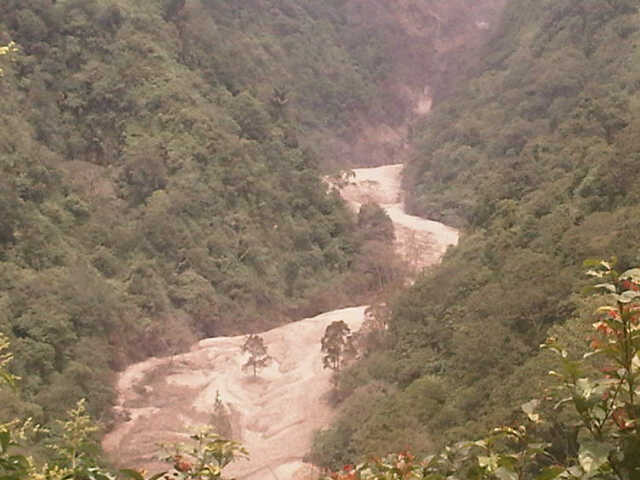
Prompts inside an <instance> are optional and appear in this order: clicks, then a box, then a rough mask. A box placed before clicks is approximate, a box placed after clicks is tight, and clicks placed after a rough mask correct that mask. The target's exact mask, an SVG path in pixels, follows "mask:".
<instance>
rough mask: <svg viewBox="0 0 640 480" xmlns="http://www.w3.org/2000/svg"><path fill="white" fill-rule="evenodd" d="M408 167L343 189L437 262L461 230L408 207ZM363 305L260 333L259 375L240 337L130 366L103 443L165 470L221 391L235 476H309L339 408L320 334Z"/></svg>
mask: <svg viewBox="0 0 640 480" xmlns="http://www.w3.org/2000/svg"><path fill="white" fill-rule="evenodd" d="M401 171H402V165H399V164H398V165H387V166H383V167H378V168H361V169H356V170H354V173H355V178H354V179H352V183H351V184H350V185H348V186H347V187H345V188H344V189H343V190H342V194H343V196H344V198H345V199H346V200H347V201H348V202H349V203H350V204H351V205H352V206H353V207H354V208H359V206H360V205H361V204H362V203H365V202H367V201H376V202H377V203H379V204H381V206H382V207H383V208H384V209H385V210H386V212H387V213H388V215H389V216H390V217H391V219H392V220H393V222H394V226H395V228H396V237H397V238H396V246H397V248H398V250H399V252H400V253H401V254H403V255H404V256H405V258H407V259H408V260H409V261H410V262H411V263H413V265H414V266H415V267H418V268H421V267H425V266H428V265H433V264H435V263H438V262H439V261H440V259H441V258H442V255H443V254H444V252H445V251H446V249H447V247H448V246H449V245H455V244H456V243H457V241H458V232H457V231H456V230H454V229H452V228H450V227H447V226H445V225H443V224H441V223H438V222H434V221H430V220H425V219H423V218H419V217H414V216H411V215H407V214H406V213H404V208H403V202H402V194H401V193H402V192H401V182H400V174H401ZM366 308H367V307H366V306H360V307H353V308H345V309H340V310H334V311H331V312H327V313H323V314H322V315H318V316H317V317H313V318H308V319H304V320H300V321H298V322H294V323H290V324H288V325H284V326H282V327H278V328H275V329H273V330H270V331H268V332H265V333H263V334H261V336H262V337H263V338H264V341H265V344H266V345H267V347H268V350H269V354H270V355H271V356H272V357H273V359H274V361H273V362H272V363H271V365H270V366H269V367H268V368H266V369H264V370H262V371H261V372H260V375H259V376H258V377H257V378H253V377H251V376H248V375H245V374H244V373H242V370H241V366H242V364H243V363H244V362H245V360H246V358H245V356H244V355H243V354H242V353H241V346H242V344H243V342H244V337H243V336H238V337H220V338H211V339H206V340H202V341H200V342H198V343H197V344H195V345H194V346H193V347H192V348H191V351H190V352H188V353H184V354H180V355H176V356H174V357H171V358H151V359H148V360H146V361H144V362H141V363H138V364H135V365H131V366H130V367H129V368H127V370H125V371H124V372H123V373H122V374H121V375H120V376H119V379H118V383H117V390H118V395H119V400H118V407H117V409H118V410H119V411H120V414H121V415H120V417H121V420H120V421H119V422H118V423H117V424H116V426H115V428H114V429H113V430H112V431H111V432H110V433H109V434H108V435H107V436H106V437H105V439H104V442H103V446H104V449H105V450H106V451H107V453H109V454H110V456H111V457H112V458H114V459H117V461H118V462H119V463H123V464H127V465H134V466H139V467H145V468H147V469H150V470H152V471H155V470H158V471H161V469H162V468H163V465H162V464H160V463H159V462H158V460H157V459H155V458H154V455H155V454H156V453H157V450H158V447H157V444H158V443H159V442H172V441H182V440H184V439H186V436H187V434H188V432H190V430H191V429H192V428H194V427H196V426H198V425H203V424H208V423H210V421H211V416H212V414H213V412H214V405H215V402H216V399H217V398H218V396H219V398H220V399H221V400H222V401H223V402H224V404H225V406H226V407H227V408H228V410H229V411H230V412H231V423H232V427H233V431H234V439H235V440H238V441H240V442H241V443H242V444H243V445H244V446H245V447H246V448H247V450H248V451H249V454H250V457H251V458H250V460H249V461H243V460H240V461H238V462H236V463H234V464H233V465H232V466H231V467H230V468H229V469H228V471H229V473H230V474H232V475H234V476H236V477H237V478H239V479H244V480H258V479H260V480H267V479H279V480H285V479H293V478H305V477H304V473H303V472H304V471H305V468H308V467H307V466H305V465H304V463H303V462H302V458H303V456H304V455H305V454H306V453H307V452H308V450H309V447H310V444H311V437H312V434H313V431H314V430H317V429H319V428H322V427H323V426H326V425H327V424H328V423H329V422H330V420H331V418H332V415H333V412H332V409H331V408H330V407H329V405H328V403H327V401H326V396H327V393H328V392H329V391H330V389H331V372H330V371H329V370H326V369H324V368H323V365H322V358H321V352H320V339H321V338H322V335H323V333H324V330H325V328H326V327H327V326H328V325H329V324H330V323H331V322H333V321H335V320H343V321H345V322H346V323H347V324H348V325H349V327H350V328H351V330H352V331H356V330H358V329H359V328H360V326H361V325H362V323H363V322H364V320H365V309H366Z"/></svg>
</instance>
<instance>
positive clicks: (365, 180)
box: [341, 164, 458, 269]
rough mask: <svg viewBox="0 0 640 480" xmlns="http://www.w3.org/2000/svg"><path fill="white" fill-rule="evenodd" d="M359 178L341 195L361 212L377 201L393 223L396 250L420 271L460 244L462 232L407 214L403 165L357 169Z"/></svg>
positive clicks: (352, 181)
mask: <svg viewBox="0 0 640 480" xmlns="http://www.w3.org/2000/svg"><path fill="white" fill-rule="evenodd" d="M353 173H354V174H355V177H354V178H352V179H351V180H350V184H349V185H348V186H346V187H344V188H343V189H342V191H341V194H342V196H343V198H344V199H345V200H347V201H348V202H349V204H350V205H351V206H352V207H353V208H354V210H356V211H357V210H358V209H359V208H360V205H362V204H363V203H366V202H371V201H373V202H376V203H378V204H380V206H381V207H382V208H384V210H385V211H386V212H387V215H389V217H390V218H391V220H392V221H393V225H394V227H395V233H396V250H397V251H398V252H399V253H400V254H401V255H402V256H403V257H404V259H405V260H407V261H408V262H409V263H410V264H411V266H413V267H414V268H416V269H422V268H424V267H427V266H429V265H434V264H436V263H438V262H439V261H440V259H441V258H442V256H443V255H444V252H445V251H446V250H447V247H449V245H457V243H458V231H457V230H455V229H454V228H451V227H448V226H446V225H444V224H442V223H440V222H434V221H432V220H427V219H424V218H420V217H414V216H413V215H407V214H406V213H404V202H403V201H402V189H401V178H400V176H401V173H402V164H397V165H385V166H382V167H377V168H356V169H354V170H353Z"/></svg>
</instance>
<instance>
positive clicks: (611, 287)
mask: <svg viewBox="0 0 640 480" xmlns="http://www.w3.org/2000/svg"><path fill="white" fill-rule="evenodd" d="M593 288H595V289H600V290H607V291H608V292H611V293H616V286H615V285H614V284H613V283H599V284H598V285H594V286H593Z"/></svg>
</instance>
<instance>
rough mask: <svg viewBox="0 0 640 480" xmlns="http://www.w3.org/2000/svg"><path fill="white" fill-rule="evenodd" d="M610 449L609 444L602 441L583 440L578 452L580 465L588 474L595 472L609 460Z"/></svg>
mask: <svg viewBox="0 0 640 480" xmlns="http://www.w3.org/2000/svg"><path fill="white" fill-rule="evenodd" d="M610 450H611V448H610V446H609V445H608V444H606V443H604V442H596V441H590V442H583V443H582V444H581V445H580V451H579V452H578V461H579V462H580V466H581V467H582V469H583V470H584V471H585V472H586V473H588V474H590V473H594V472H597V471H598V469H599V468H600V467H602V466H603V465H605V464H606V463H607V462H608V461H609V451H610Z"/></svg>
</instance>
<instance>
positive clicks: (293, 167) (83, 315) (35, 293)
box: [0, 0, 375, 422]
mask: <svg viewBox="0 0 640 480" xmlns="http://www.w3.org/2000/svg"><path fill="white" fill-rule="evenodd" d="M272 7H273V8H270V9H268V11H265V9H264V8H262V6H261V5H260V4H259V2H249V3H246V4H242V5H240V4H238V3H237V2H236V3H231V2H226V1H218V0H202V1H188V2H184V1H174V0H166V1H165V0H148V1H143V2H133V1H126V0H88V1H86V0H69V1H64V2H62V1H58V2H51V1H50V0H28V1H22V0H20V1H18V0H7V1H4V2H2V3H1V4H0V26H1V27H2V31H3V32H6V36H8V38H7V41H5V40H4V39H0V40H1V41H2V44H3V45H4V44H7V43H8V41H9V40H11V39H12V40H15V41H16V45H17V47H18V51H17V52H13V51H12V52H11V55H10V58H9V57H7V56H3V62H2V69H3V73H4V75H3V77H2V79H1V80H0V98H1V100H0V332H3V333H6V334H7V335H8V336H9V337H10V340H11V342H12V344H13V346H14V349H15V352H16V360H15V362H14V364H13V367H12V368H13V370H14V371H15V373H17V374H19V375H20V376H22V377H23V378H24V398H23V399H22V400H18V399H12V400H11V401H10V402H11V403H10V404H9V405H8V406H7V411H34V410H37V408H36V407H35V405H36V404H39V405H41V406H43V407H46V408H44V409H43V410H41V411H40V412H41V413H40V414H39V415H40V418H38V419H39V420H42V421H44V422H47V421H49V420H50V419H51V418H53V417H55V416H57V415H58V414H59V413H61V412H63V411H65V410H66V409H67V408H69V407H71V406H72V405H73V404H75V402H76V400H77V399H79V398H80V397H86V398H88V400H89V403H88V408H89V409H90V411H91V412H92V413H94V414H100V415H101V414H103V413H104V412H105V407H107V406H108V405H109V404H110V402H111V401H112V397H113V395H112V392H111V389H110V387H109V385H110V384H111V380H112V375H113V371H114V370H116V369H119V368H122V367H123V366H125V365H126V364H127V363H128V362H130V361H133V360H138V359H141V358H143V357H145V356H147V355H149V354H157V355H162V354H169V353H175V352H177V351H179V350H181V349H184V348H186V347H188V345H189V343H190V342H192V341H194V340H195V339H196V338H198V337H202V336H212V335H221V334H238V333H246V332H250V331H258V330H261V329H265V328H268V327H271V326H275V325H277V324H280V323H282V322H284V321H287V320H290V319H293V318H297V317H300V316H303V315H310V314H314V313H318V312H319V311H320V310H321V309H323V308H325V306H328V305H331V306H333V305H335V304H336V303H346V302H348V301H352V300H351V296H352V295H358V294H362V293H363V292H364V291H365V290H366V289H367V288H368V287H369V285H368V284H367V283H366V282H360V281H359V280H358V277H357V276H355V275H353V274H351V273H350V271H351V270H353V265H354V262H355V259H356V256H357V255H358V253H359V251H360V249H361V248H362V240H361V239H360V238H359V237H358V235H357V234H356V230H357V227H356V225H355V221H354V220H355V219H354V218H353V215H352V214H351V213H350V212H349V211H348V209H347V208H346V207H345V206H344V204H343V203H342V201H341V200H340V198H339V196H338V195H337V194H336V193H335V192H327V188H326V186H325V185H324V184H323V183H322V182H321V180H320V178H319V177H320V171H319V168H318V165H319V163H320V162H321V161H322V160H323V159H322V158H319V156H318V154H317V153H316V152H315V151H314V149H313V148H312V147H309V146H308V145H309V143H310V142H308V141H305V140H306V139H307V138H308V136H309V132H310V130H311V129H316V128H318V127H321V128H322V129H324V130H323V131H324V133H323V134H324V135H327V132H333V133H331V135H336V132H338V131H339V130H340V129H342V128H343V127H344V126H345V125H346V123H347V120H348V117H349V115H350V112H349V110H350V109H353V108H356V107H358V106H359V105H362V104H363V103H364V102H365V99H366V95H367V92H373V91H375V87H374V82H373V77H372V76H371V75H370V73H369V72H367V71H365V70H362V69H361V68H360V67H358V66H357V65H356V60H355V59H354V57H353V54H352V53H350V52H349V51H347V49H345V48H343V47H342V46H341V41H340V32H339V31H338V30H339V28H340V27H339V26H340V25H341V24H342V22H341V20H339V18H340V17H341V15H342V14H341V13H340V11H339V10H338V9H337V7H339V5H334V4H332V3H327V4H326V5H325V4H324V3H320V4H317V5H315V4H314V5H307V4H306V3H305V2H298V1H292V2H291V1H284V0H283V1H278V2H273V6H272ZM329 20H331V21H332V22H333V21H334V20H335V23H331V22H329ZM281 30H286V31H287V32H288V33H286V34H284V35H280V31H281ZM5 60H6V61H5ZM321 71H331V72H332V74H331V75H330V78H329V77H326V76H323V75H320V74H319V72H321ZM303 145H305V146H304V147H303ZM335 291H340V292H342V293H341V295H339V296H338V298H336V295H335V293H334V292H335ZM42 412H44V413H42ZM4 413H5V412H4V411H3V412H2V415H4Z"/></svg>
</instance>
